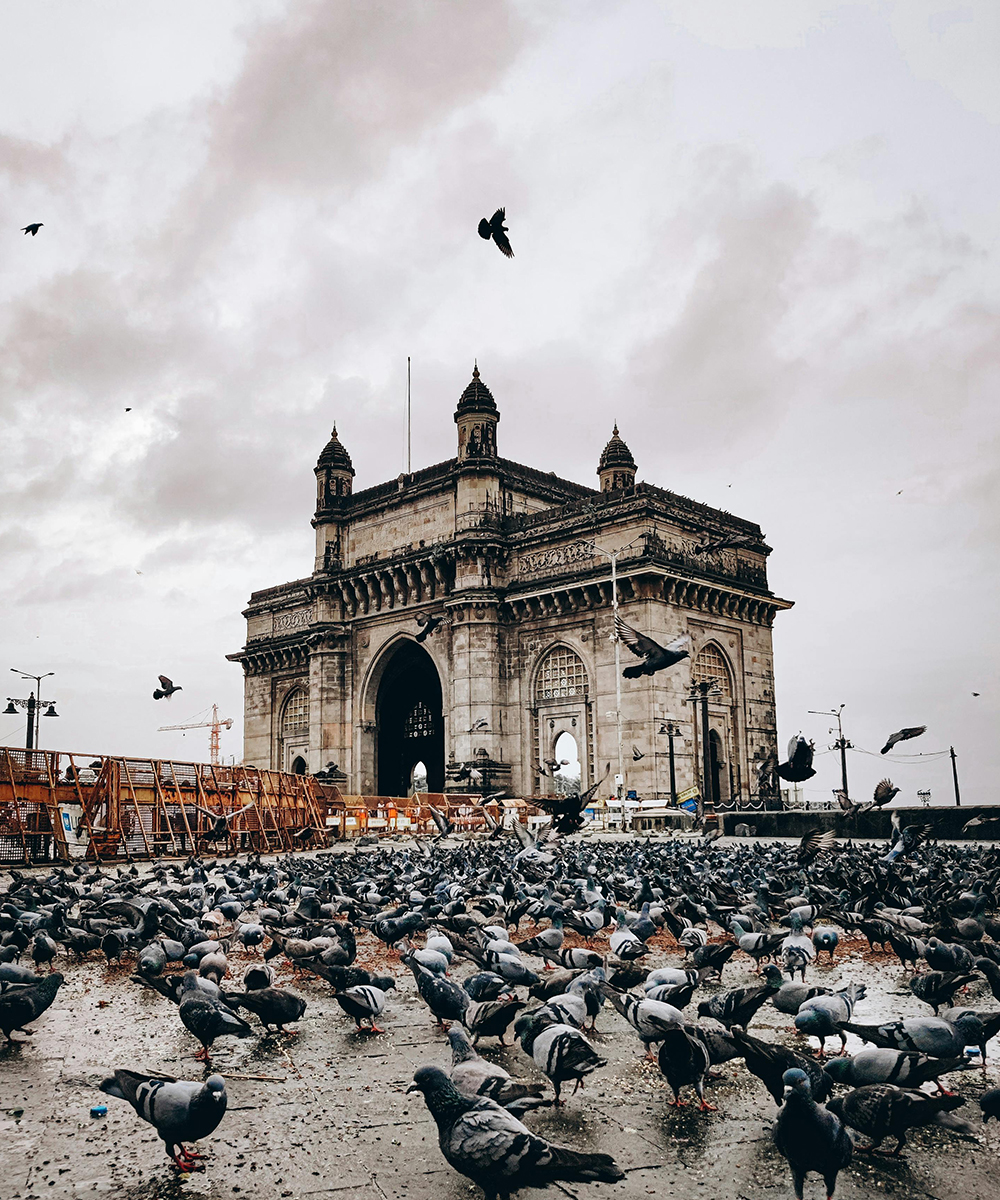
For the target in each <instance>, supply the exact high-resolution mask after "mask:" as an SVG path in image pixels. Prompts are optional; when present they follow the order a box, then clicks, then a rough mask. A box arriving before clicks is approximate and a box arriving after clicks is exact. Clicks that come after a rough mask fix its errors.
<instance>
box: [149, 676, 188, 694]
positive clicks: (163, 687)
mask: <svg viewBox="0 0 1000 1200" xmlns="http://www.w3.org/2000/svg"><path fill="white" fill-rule="evenodd" d="M159 680H160V686H159V687H158V688H154V689H153V699H154V700H162V699H163V697H164V696H165V697H166V698H167V699H168V700H169V699H170V697H171V696H172V695H173V694H174V692H182V691H183V690H184V689H183V688H182V687H180V686H179V685H177V686H175V685H174V683H173V681H172V680H170V679H168V678H167V677H166V675H161V676H159Z"/></svg>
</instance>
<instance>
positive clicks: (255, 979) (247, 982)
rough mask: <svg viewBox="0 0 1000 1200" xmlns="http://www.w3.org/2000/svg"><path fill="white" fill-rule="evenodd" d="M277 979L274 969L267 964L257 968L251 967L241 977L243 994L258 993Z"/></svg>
mask: <svg viewBox="0 0 1000 1200" xmlns="http://www.w3.org/2000/svg"><path fill="white" fill-rule="evenodd" d="M275 979H277V975H276V974H275V971H274V967H272V966H271V965H270V964H269V963H264V964H263V965H262V966H259V967H251V968H250V969H249V970H248V971H247V973H246V974H245V975H244V976H243V990H244V991H245V992H259V991H260V990H261V989H262V988H269V987H270V986H271V984H272V983H274V981H275Z"/></svg>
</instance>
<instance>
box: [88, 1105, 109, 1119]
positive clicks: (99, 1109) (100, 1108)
mask: <svg viewBox="0 0 1000 1200" xmlns="http://www.w3.org/2000/svg"><path fill="white" fill-rule="evenodd" d="M90 1115H91V1116H92V1117H106V1116H107V1115H108V1106H107V1105H106V1104H95V1105H94V1107H93V1108H92V1109H91V1110H90Z"/></svg>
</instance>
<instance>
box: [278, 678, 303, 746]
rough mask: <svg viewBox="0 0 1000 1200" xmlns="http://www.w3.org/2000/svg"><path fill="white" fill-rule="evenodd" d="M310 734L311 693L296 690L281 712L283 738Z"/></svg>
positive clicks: (288, 698)
mask: <svg viewBox="0 0 1000 1200" xmlns="http://www.w3.org/2000/svg"><path fill="white" fill-rule="evenodd" d="M308 732H309V693H308V692H307V691H306V689H305V688H296V689H295V691H293V692H292V693H291V694H290V695H289V696H288V697H287V699H286V700H285V707H284V708H283V709H282V712H281V736H282V737H286V738H287V737H297V736H301V735H302V734H303V733H308Z"/></svg>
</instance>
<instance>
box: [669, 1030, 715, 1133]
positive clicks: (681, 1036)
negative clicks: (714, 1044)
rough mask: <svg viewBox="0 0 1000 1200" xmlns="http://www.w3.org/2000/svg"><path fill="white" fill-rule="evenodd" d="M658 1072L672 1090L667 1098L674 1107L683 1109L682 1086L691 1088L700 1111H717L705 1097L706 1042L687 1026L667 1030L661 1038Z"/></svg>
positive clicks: (707, 1063) (706, 1071) (684, 1101)
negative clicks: (696, 1098)
mask: <svg viewBox="0 0 1000 1200" xmlns="http://www.w3.org/2000/svg"><path fill="white" fill-rule="evenodd" d="M657 1062H658V1063H659V1064H660V1071H661V1072H662V1074H663V1075H664V1077H665V1078H666V1080H667V1083H669V1084H670V1088H671V1091H672V1092H673V1093H674V1098H673V1100H671V1101H669V1103H670V1104H671V1106H672V1107H674V1108H683V1107H684V1105H685V1104H686V1103H687V1101H686V1100H682V1099H681V1088H682V1087H685V1086H687V1085H689V1086H691V1087H693V1088H694V1090H695V1093H696V1095H697V1097H698V1102H699V1107H700V1110H701V1111H702V1112H717V1111H718V1110H717V1108H716V1106H715V1105H714V1104H709V1103H707V1101H706V1100H705V1076H706V1075H707V1074H708V1067H709V1053H708V1048H707V1047H706V1045H705V1043H704V1042H703V1041H702V1040H701V1039H700V1038H697V1037H695V1036H693V1035H692V1034H691V1033H690V1032H689V1031H688V1030H687V1029H685V1028H683V1027H682V1026H677V1027H676V1028H675V1029H669V1030H667V1031H666V1033H665V1034H664V1036H663V1037H662V1038H661V1040H660V1049H659V1051H658V1054H657Z"/></svg>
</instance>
